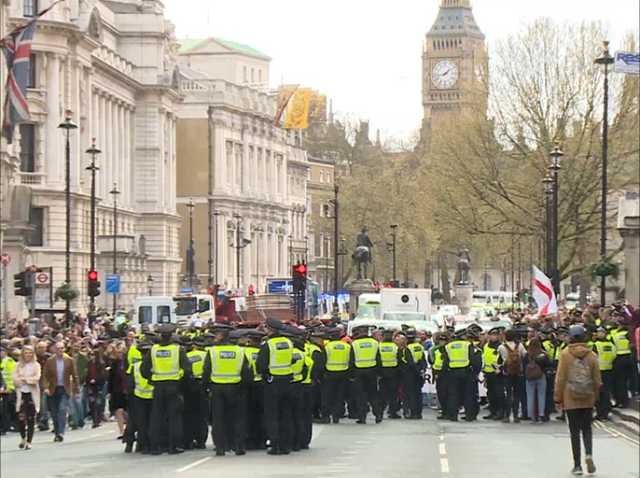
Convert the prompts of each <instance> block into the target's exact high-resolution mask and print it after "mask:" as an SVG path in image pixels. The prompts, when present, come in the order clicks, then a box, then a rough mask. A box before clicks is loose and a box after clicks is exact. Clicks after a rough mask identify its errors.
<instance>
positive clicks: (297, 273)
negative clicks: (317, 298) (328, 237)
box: [291, 262, 307, 292]
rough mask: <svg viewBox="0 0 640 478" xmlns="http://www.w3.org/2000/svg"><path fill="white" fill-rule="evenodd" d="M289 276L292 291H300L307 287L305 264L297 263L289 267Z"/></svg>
mask: <svg viewBox="0 0 640 478" xmlns="http://www.w3.org/2000/svg"><path fill="white" fill-rule="evenodd" d="M291 271H292V273H291V276H292V278H293V292H302V291H304V290H306V288H307V265H306V264H305V263H304V262H302V263H300V262H299V263H297V264H295V265H293V266H292V268H291Z"/></svg>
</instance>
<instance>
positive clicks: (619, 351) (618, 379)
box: [610, 323, 636, 408]
mask: <svg viewBox="0 0 640 478" xmlns="http://www.w3.org/2000/svg"><path fill="white" fill-rule="evenodd" d="M610 335H611V341H612V342H613V345H615V347H616V358H615V360H614V362H613V377H614V390H615V393H614V397H615V400H616V407H618V408H628V407H629V388H630V387H629V383H630V382H631V380H632V375H633V374H634V373H636V372H635V371H634V370H633V367H634V366H635V363H634V360H633V355H632V350H631V340H629V329H627V328H626V327H625V326H623V325H621V324H620V323H618V324H617V325H616V327H614V328H613V329H612V330H611V332H610Z"/></svg>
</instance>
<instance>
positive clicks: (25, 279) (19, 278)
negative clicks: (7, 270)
mask: <svg viewBox="0 0 640 478" xmlns="http://www.w3.org/2000/svg"><path fill="white" fill-rule="evenodd" d="M30 279H31V278H30V277H29V273H28V272H27V271H22V272H19V273H18V274H14V275H13V289H14V291H13V293H14V294H15V295H21V296H22V297H30V296H31V284H30Z"/></svg>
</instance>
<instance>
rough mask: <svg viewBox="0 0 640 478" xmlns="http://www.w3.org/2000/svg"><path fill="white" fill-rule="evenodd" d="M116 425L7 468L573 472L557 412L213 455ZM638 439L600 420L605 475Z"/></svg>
mask: <svg viewBox="0 0 640 478" xmlns="http://www.w3.org/2000/svg"><path fill="white" fill-rule="evenodd" d="M116 436H117V432H116V427H115V424H113V423H108V424H105V425H104V426H102V427H100V428H97V429H87V428H85V429H84V430H76V431H72V432H69V433H67V435H66V437H65V441H64V442H63V443H53V436H52V434H51V433H49V432H39V433H37V434H36V437H35V438H34V447H33V449H32V450H29V451H23V450H20V449H18V442H19V438H18V436H17V434H9V435H7V436H3V437H1V440H0V476H1V477H2V478H5V477H6V478H12V477H23V476H24V477H27V476H28V477H37V478H72V477H90V478H107V477H135V478H164V477H179V478H199V477H205V476H221V477H245V476H247V477H249V476H251V477H255V478H298V477H300V476H304V477H307V478H331V477H335V478H350V477H361V476H362V477H367V478H405V477H407V476H408V475H413V476H425V477H442V478H467V477H468V478H472V477H473V478H480V477H490V478H516V477H517V478H540V477H552V478H556V477H558V478H562V477H569V476H571V475H570V473H569V470H570V468H571V466H572V460H571V448H570V443H569V434H568V429H567V425H566V424H565V423H562V422H558V421H556V420H553V421H552V422H550V423H547V424H537V425H533V424H531V423H530V422H522V423H520V424H508V425H507V424H503V423H500V422H487V421H484V420H479V421H478V422H475V423H467V422H458V423H451V422H441V421H438V420H436V419H435V414H434V413H433V411H431V410H426V409H425V419H424V420H421V421H408V420H385V421H384V422H383V423H381V424H380V425H375V424H373V422H372V421H371V420H370V421H369V423H368V424H367V425H357V424H355V423H354V422H353V421H351V420H344V421H343V422H341V423H340V424H338V425H314V438H313V441H312V443H311V449H310V450H307V451H302V452H298V453H292V454H291V455H289V456H269V455H267V454H266V453H264V452H249V453H248V454H247V455H246V456H242V457H237V456H235V455H233V454H227V456H225V457H215V456H214V454H213V449H212V447H211V444H210V443H209V444H208V449H207V450H199V451H191V452H186V453H183V454H181V455H172V456H169V455H162V456H142V455H137V454H124V453H123V452H122V450H123V446H122V444H121V443H120V442H119V441H118V440H116ZM638 457H639V446H638V437H637V436H635V437H634V436H633V435H632V434H624V433H623V432H621V431H619V430H618V429H616V428H615V425H614V424H612V423H599V422H597V423H596V424H595V425H594V459H595V462H596V465H597V467H598V472H597V476H598V477H603V478H606V477H610V478H633V477H635V478H639V477H640V473H639V468H638Z"/></svg>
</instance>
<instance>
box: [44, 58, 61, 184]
mask: <svg viewBox="0 0 640 478" xmlns="http://www.w3.org/2000/svg"><path fill="white" fill-rule="evenodd" d="M59 116H60V57H59V56H58V55H57V54H55V53H51V54H47V121H46V135H45V136H46V141H45V148H46V158H47V159H46V161H45V165H46V174H47V182H48V183H51V184H60V183H62V182H64V163H63V160H62V159H63V158H62V155H63V152H62V151H60V146H61V145H62V141H61V138H62V134H61V130H59V129H58V125H59V124H60V121H61V120H62V118H60V117H59Z"/></svg>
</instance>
